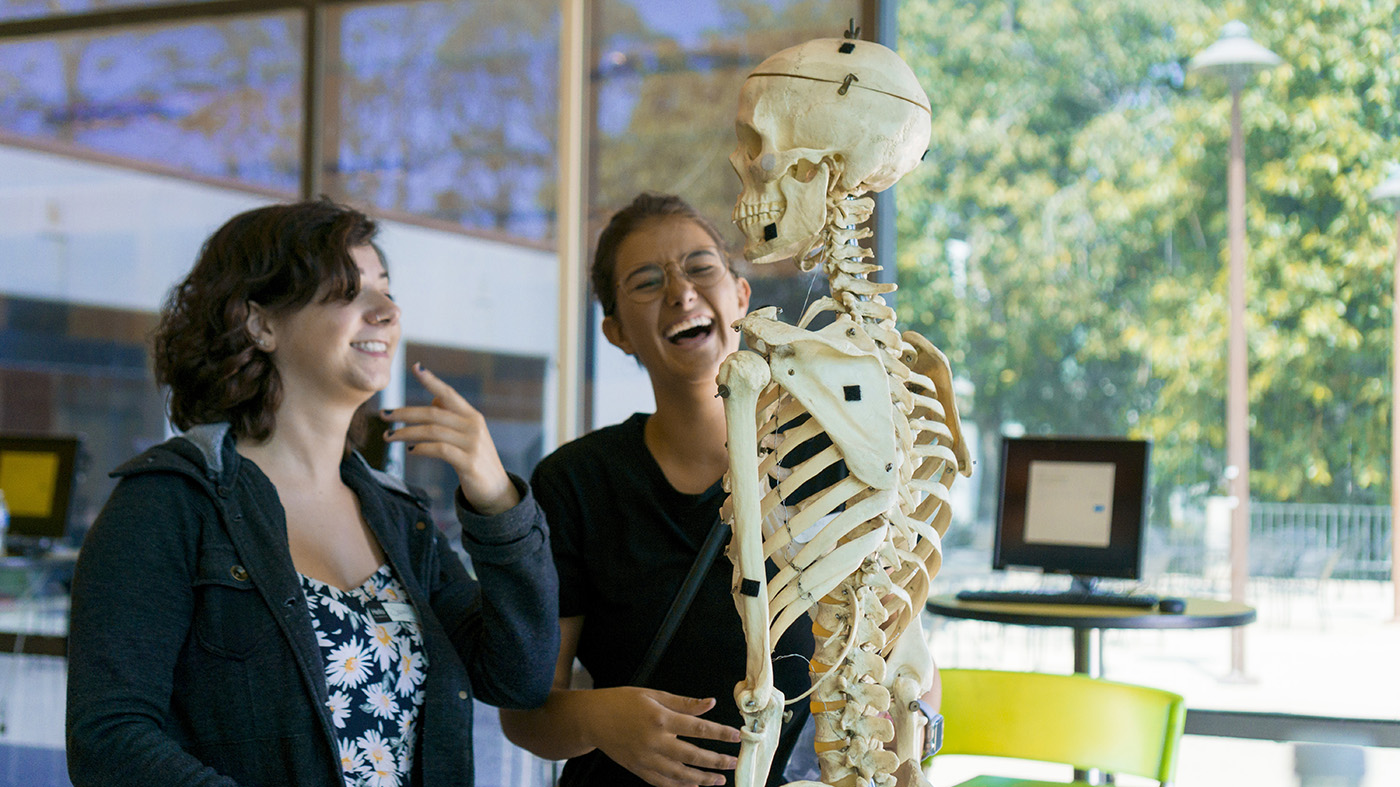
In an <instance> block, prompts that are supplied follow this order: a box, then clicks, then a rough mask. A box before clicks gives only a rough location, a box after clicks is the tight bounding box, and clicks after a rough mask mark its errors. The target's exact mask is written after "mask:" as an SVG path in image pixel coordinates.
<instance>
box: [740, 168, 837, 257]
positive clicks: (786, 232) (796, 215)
mask: <svg viewBox="0 0 1400 787" xmlns="http://www.w3.org/2000/svg"><path fill="white" fill-rule="evenodd" d="M830 175H831V168H830V166H829V164H828V162H826V161H823V162H821V163H820V164H819V165H817V169H816V172H815V173H814V174H813V176H812V177H811V178H810V179H809V180H808V181H807V182H805V183H804V182H802V181H799V180H797V179H796V178H794V177H792V176H791V175H787V174H785V175H784V176H783V177H782V178H780V179H779V180H778V181H777V186H778V192H779V193H780V194H781V195H782V203H781V204H780V205H779V206H778V207H777V211H778V220H777V221H776V222H768V223H752V224H745V225H741V226H740V227H739V229H740V230H741V231H742V232H743V233H744V238H745V243H744V257H746V258H747V259H748V261H749V262H751V263H753V264H755V265H764V264H768V263H773V262H781V261H782V260H786V259H789V258H794V257H795V258H797V259H796V261H797V264H798V265H799V266H800V267H801V268H802V269H803V270H810V269H811V266H812V263H811V262H810V257H811V256H812V255H813V253H814V252H815V251H817V250H818V249H819V247H820V246H821V244H822V234H823V230H824V229H825V228H826V196H827V195H826V191H827V186H828V185H829V184H830V182H831V179H830ZM749 193H752V192H746V194H745V197H747V196H748V194H749ZM765 196H766V194H759V195H758V199H759V200H760V201H762V200H763V199H764V197H765ZM741 202H742V203H744V204H752V203H751V202H750V201H749V200H741ZM768 227H773V228H774V233H775V234H774V235H773V237H772V238H768V237H766V235H765V233H766V228H768Z"/></svg>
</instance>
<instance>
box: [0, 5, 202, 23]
mask: <svg viewBox="0 0 1400 787" xmlns="http://www.w3.org/2000/svg"><path fill="white" fill-rule="evenodd" d="M199 2H207V0H0V21H4V20H9V19H34V18H37V17H44V16H56V15H59V14H80V13H83V12H86V11H108V10H111V9H114V8H141V7H146V6H161V5H175V4H177V3H179V4H182V5H197V4H198V3H199Z"/></svg>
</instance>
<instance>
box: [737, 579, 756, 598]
mask: <svg viewBox="0 0 1400 787" xmlns="http://www.w3.org/2000/svg"><path fill="white" fill-rule="evenodd" d="M739 592H740V593H741V594H743V595H745V596H749V597H750V598H756V597H757V596H758V580H756V579H741V580H739Z"/></svg>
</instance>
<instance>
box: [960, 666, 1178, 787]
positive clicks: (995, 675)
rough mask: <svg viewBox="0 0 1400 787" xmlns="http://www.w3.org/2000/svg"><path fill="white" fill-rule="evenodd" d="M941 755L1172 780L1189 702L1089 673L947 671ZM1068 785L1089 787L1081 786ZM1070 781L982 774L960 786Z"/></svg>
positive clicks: (1026, 786) (1037, 786)
mask: <svg viewBox="0 0 1400 787" xmlns="http://www.w3.org/2000/svg"><path fill="white" fill-rule="evenodd" d="M940 674H941V675H942V677H943V708H942V711H943V718H944V719H945V722H944V726H945V731H944V736H943V749H942V750H941V751H940V752H939V754H938V757H935V758H934V760H935V762H936V761H937V760H938V759H939V758H941V757H943V756H945V755H949V754H971V755H976V756H981V757H1014V758H1017V759H1023V760H1038V761H1043V762H1054V763H1062V764H1065V765H1072V766H1074V767H1075V768H1077V769H1080V770H1090V769H1098V770H1101V771H1104V772H1105V773H1114V774H1119V773H1127V774H1133V775H1136V776H1144V777H1147V778H1151V779H1156V780H1157V781H1158V782H1160V783H1161V784H1163V785H1166V784H1169V783H1170V782H1171V778H1172V773H1173V770H1174V769H1175V766H1176V747H1177V743H1178V742H1179V741H1180V740H1181V733H1182V730H1183V729H1184V728H1185V726H1186V703H1185V701H1184V700H1183V699H1182V698H1181V697H1180V696H1179V695H1176V694H1173V693H1171V692H1169V691H1163V690H1161V689H1150V688H1146V687H1143V686H1134V685H1131V684H1127V683H1115V682H1113V681H1107V680H1099V679H1096V678H1090V677H1088V676H1085V675H1050V674H1046V673H1039V672H1001V671H996V670H976V669H944V670H940ZM1069 783H1070V784H1087V782H1083V781H1075V782H1069ZM1063 784H1065V782H1047V781H1037V780H1027V779H1009V778H1003V777H996V776H979V777H977V778H975V779H972V780H970V781H966V782H963V783H962V784H961V785H959V786H958V787H1012V786H1013V785H1014V786H1015V787H1050V786H1051V785H1063Z"/></svg>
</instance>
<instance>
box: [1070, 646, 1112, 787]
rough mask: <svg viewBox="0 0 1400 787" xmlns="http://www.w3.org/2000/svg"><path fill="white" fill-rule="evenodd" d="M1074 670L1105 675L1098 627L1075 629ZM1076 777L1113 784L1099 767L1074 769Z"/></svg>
mask: <svg viewBox="0 0 1400 787" xmlns="http://www.w3.org/2000/svg"><path fill="white" fill-rule="evenodd" d="M1074 671H1075V672H1076V673H1077V674H1080V675H1088V676H1089V677H1091V678H1102V677H1103V631H1102V630H1100V629H1096V628H1076V629H1074ZM1074 778H1075V779H1076V780H1079V781H1083V782H1087V783H1089V784H1112V783H1113V778H1112V776H1110V775H1109V774H1105V773H1102V772H1100V771H1099V770H1098V769H1097V768H1091V769H1089V770H1080V769H1079V768H1075V769H1074Z"/></svg>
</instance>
